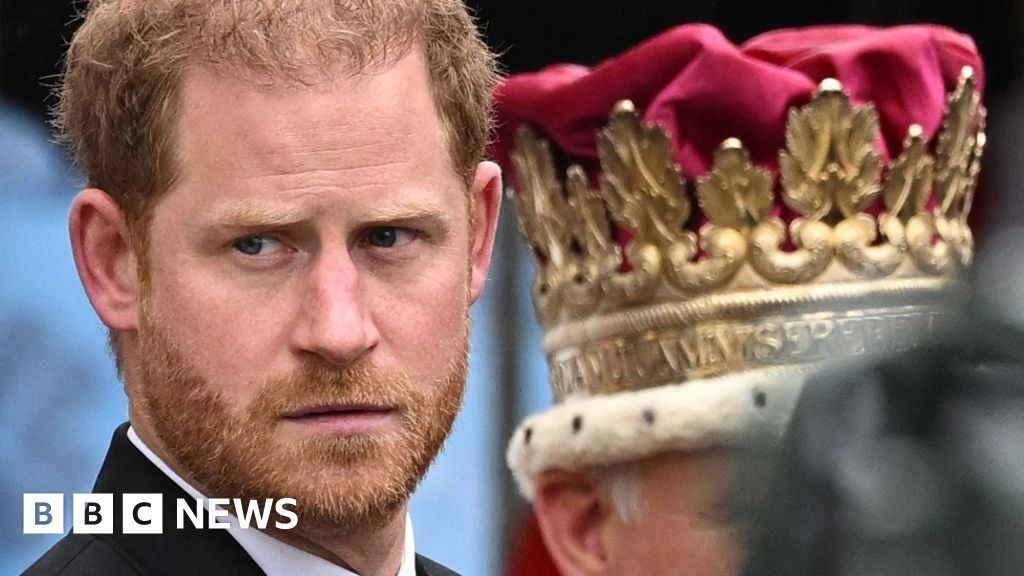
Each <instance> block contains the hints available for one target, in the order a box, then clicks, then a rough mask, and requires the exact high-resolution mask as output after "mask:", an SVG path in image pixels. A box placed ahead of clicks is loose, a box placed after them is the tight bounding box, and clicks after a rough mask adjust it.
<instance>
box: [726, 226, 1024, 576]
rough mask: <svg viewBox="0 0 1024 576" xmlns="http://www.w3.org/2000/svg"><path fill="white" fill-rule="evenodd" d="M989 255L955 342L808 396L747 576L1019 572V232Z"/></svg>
mask: <svg viewBox="0 0 1024 576" xmlns="http://www.w3.org/2000/svg"><path fill="white" fill-rule="evenodd" d="M987 248H988V252H987V259H986V260H985V261H983V262H982V263H981V265H980V266H979V269H978V271H977V272H978V273H977V276H976V280H977V282H976V285H977V286H978V288H977V291H976V292H977V293H976V294H975V296H974V299H973V302H972V303H971V304H970V306H969V307H968V309H967V310H966V313H965V314H964V315H963V318H962V319H961V321H960V322H959V323H958V324H957V325H956V327H955V329H953V330H950V331H949V332H947V333H945V334H944V335H943V336H942V337H941V338H939V339H938V340H937V341H935V342H934V343H933V344H932V345H931V346H928V347H926V348H924V349H920V350H918V351H914V352H911V353H908V354H906V355H902V356H899V357H893V358H889V359H885V360H881V361H878V362H877V363H875V364H872V365H861V366H848V367H846V368H845V369H836V370H832V371H830V372H827V373H824V374H822V375H820V376H818V378H816V379H812V381H811V382H809V383H808V385H807V386H806V387H805V389H804V393H803V396H802V397H801V400H800V403H799V404H798V407H797V410H796V414H795V416H794V420H793V423H792V427H791V430H790V434H789V437H788V439H787V441H786V443H785V444H784V447H783V449H782V454H781V458H780V461H779V468H778V469H777V470H776V474H775V475H774V477H773V479H772V481H771V483H770V487H769V488H768V495H767V498H766V501H765V510H764V514H763V516H762V517H761V524H760V529H759V530H757V531H756V534H755V536H754V540H753V545H752V547H751V554H750V557H749V559H750V562H749V566H748V568H747V570H746V572H745V574H746V575H747V576H761V575H771V576H778V575H789V574H792V575H814V576H833V575H834V576H839V575H842V576H860V575H871V576H888V575H897V574H898V575H900V576H918V575H921V576H924V575H928V576H952V575H965V576H966V575H971V576H975V575H977V576H1004V575H1005V576H1009V575H1011V574H1012V575H1019V574H1021V573H1022V572H1024V546H1022V545H1021V543H1022V542H1024V452H1022V450H1024V293H1022V291H1021V286H1022V285H1024V268H1022V266H1021V263H1022V262H1024V230H1021V229H1014V228H1008V229H1006V230H1003V231H1002V232H1000V233H999V234H997V235H995V236H994V237H993V238H991V239H990V241H989V243H988V247H987ZM751 481H756V480H754V479H751Z"/></svg>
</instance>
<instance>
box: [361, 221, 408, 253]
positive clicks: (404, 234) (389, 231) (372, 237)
mask: <svg viewBox="0 0 1024 576" xmlns="http://www.w3.org/2000/svg"><path fill="white" fill-rule="evenodd" d="M413 238H414V235H413V233H412V232H411V231H409V230H405V229H402V228H396V227H394V226H377V227H375V228H370V230H369V231H367V233H366V243H367V244H369V245H370V246H373V247H375V248H394V247H396V246H403V245H405V244H408V243H409V242H412V240H413Z"/></svg>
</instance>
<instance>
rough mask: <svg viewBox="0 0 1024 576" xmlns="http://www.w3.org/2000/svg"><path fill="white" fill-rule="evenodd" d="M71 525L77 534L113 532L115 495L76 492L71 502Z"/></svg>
mask: <svg viewBox="0 0 1024 576" xmlns="http://www.w3.org/2000/svg"><path fill="white" fill-rule="evenodd" d="M71 526H72V528H71V529H72V530H73V531H74V532H75V533H76V534H113V533H114V495H113V494H75V495H74V496H73V497H72V504H71Z"/></svg>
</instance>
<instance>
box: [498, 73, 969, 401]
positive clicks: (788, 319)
mask: <svg viewBox="0 0 1024 576" xmlns="http://www.w3.org/2000/svg"><path fill="white" fill-rule="evenodd" d="M984 118H985V110H984V107H983V106H982V105H981V104H980V97H979V95H978V92H977V89H976V87H975V80H974V77H973V74H972V71H971V69H970V68H969V67H965V68H964V70H963V72H962V73H961V77H960V81H959V84H958V86H957V88H956V90H955V91H954V92H952V93H951V94H950V95H949V96H948V100H947V106H946V109H945V113H944V118H943V123H942V128H941V131H940V133H939V135H938V140H937V142H936V143H935V147H934V149H935V152H934V155H932V154H931V153H930V152H929V145H928V142H927V141H926V139H925V136H924V134H923V130H922V129H921V127H920V126H918V125H912V126H911V127H910V129H909V130H908V133H907V136H906V139H905V141H904V148H903V151H902V153H901V154H900V155H899V157H898V158H896V160H895V161H894V162H892V164H891V165H890V166H888V167H887V168H888V169H887V176H886V178H885V179H884V182H883V179H882V174H883V172H885V171H886V169H885V168H886V167H884V166H883V161H882V157H881V155H880V154H879V152H878V150H877V149H876V143H877V142H878V140H879V121H878V115H877V113H876V112H875V109H874V107H873V106H872V105H870V104H869V105H863V106H853V105H851V103H850V99H849V96H848V95H847V94H846V93H845V92H844V91H843V88H842V86H841V85H840V83H839V82H838V81H837V80H834V79H827V80H824V81H823V82H821V84H820V85H819V87H818V90H817V91H816V93H815V95H814V97H813V99H812V101H811V102H810V103H809V104H807V105H806V106H803V107H801V108H798V109H797V108H794V109H791V110H790V111H789V117H788V120H787V125H786V149H785V150H782V151H780V155H779V169H780V175H781V178H780V180H781V195H780V197H781V201H782V203H783V204H784V205H785V206H786V207H788V208H789V209H790V210H792V211H794V212H796V213H798V214H799V215H800V216H799V217H797V218H795V219H794V220H792V221H791V222H790V223H789V224H788V226H787V225H786V223H785V222H784V221H783V220H782V219H781V218H779V217H778V216H773V212H778V210H781V206H779V205H778V201H779V198H777V196H776V193H775V191H774V185H773V178H772V175H771V173H770V172H768V171H767V170H765V169H763V168H760V167H757V166H754V165H753V164H752V163H751V161H750V158H749V154H748V152H747V150H746V149H745V148H744V146H743V144H742V143H741V142H740V141H739V140H737V139H735V138H730V139H727V140H725V141H724V142H722V144H721V145H720V146H719V148H718V150H717V151H716V152H715V154H714V161H713V166H712V168H711V170H710V172H708V173H707V174H705V175H704V176H702V177H701V178H699V179H698V180H697V182H696V199H697V203H698V204H699V207H700V209H701V210H702V211H703V217H704V218H700V215H695V214H693V207H692V205H691V204H692V203H691V200H690V197H689V196H688V194H687V183H686V182H685V181H684V179H683V177H682V175H681V172H680V168H679V166H678V165H676V164H675V162H674V161H673V159H672V152H671V150H672V147H671V142H670V139H669V135H668V134H667V133H666V131H665V130H664V129H663V128H661V127H660V126H651V125H644V124H642V123H641V122H640V119H639V117H638V115H637V113H636V110H635V109H634V107H633V105H632V103H630V102H629V101H626V100H623V101H620V102H619V103H618V104H617V105H616V106H615V109H614V111H613V112H612V114H611V118H610V121H609V123H608V125H607V126H606V127H605V128H603V129H602V130H600V131H599V133H598V135H597V149H598V154H599V159H600V163H601V168H602V173H601V176H600V185H599V187H598V188H597V189H594V188H592V187H591V186H590V183H589V181H588V178H587V175H586V173H585V172H584V170H583V169H582V168H581V167H580V166H578V165H572V166H570V167H569V168H568V170H567V171H566V178H565V181H564V184H563V182H562V180H561V178H559V177H558V175H557V169H556V167H555V162H554V160H553V157H552V153H551V149H550V146H549V144H548V142H547V141H545V140H543V139H541V138H539V137H538V136H537V135H536V134H535V132H534V131H533V130H531V129H530V128H529V127H527V126H525V125H524V126H522V127H520V129H519V130H518V132H517V134H516V149H515V151H514V152H513V154H512V161H513V164H514V166H515V169H516V171H517V173H518V177H519V187H518V193H517V194H515V195H514V196H513V199H514V203H515V206H516V212H517V214H518V219H519V227H520V230H521V231H522V233H523V234H524V235H525V236H526V238H527V240H528V242H529V244H530V246H531V248H532V252H533V256H534V260H535V262H536V264H537V268H538V270H537V277H536V280H535V282H534V286H533V297H534V304H535V306H536V309H537V313H538V318H539V319H540V321H541V323H542V324H543V326H544V327H545V330H546V334H545V342H544V345H545V351H546V353H547V355H548V358H549V364H550V370H551V384H552V387H553V389H554V393H555V398H556V400H561V399H563V398H564V397H566V396H568V395H570V394H573V393H576V392H586V393H591V394H593V393H610V392H617V391H621V390H630V389H639V388H648V387H653V386H657V385H661V384H666V383H674V382H682V381H686V380H690V379H693V378H704V377H709V376H716V375H720V374H724V373H727V372H734V371H738V370H746V369H752V368H761V367H765V368H770V367H776V366H790V365H806V364H813V363H816V362H818V361H821V360H824V359H829V358H834V357H837V356H852V355H859V354H866V353H872V352H875V351H878V352H882V351H891V350H900V349H905V348H908V347H910V346H912V345H914V344H915V343H916V342H917V341H918V340H919V339H920V338H921V336H922V335H923V334H927V333H929V332H931V331H933V330H934V328H935V327H936V324H937V321H939V320H941V318H942V317H944V315H945V312H946V311H947V310H948V307H949V305H950V301H949V297H950V296H949V294H950V292H951V291H950V287H951V285H953V284H955V283H956V281H955V279H956V278H957V276H958V275H959V273H960V271H961V269H962V268H963V267H965V266H967V265H968V264H969V263H970V261H971V257H972V251H973V237H972V235H971V230H970V228H969V227H968V225H967V214H968V212H969V211H970V208H971V201H972V198H973V196H974V191H975V187H976V185H977V181H978V173H979V165H980V160H981V156H982V151H983V149H984V146H985V135H984ZM879 197H881V204H882V206H877V207H876V205H877V204H879V202H878V200H879ZM872 208H875V210H872ZM871 211H875V212H877V217H876V216H873V215H872V214H871ZM698 220H700V221H703V220H706V224H704V225H703V226H702V227H701V228H700V230H698V231H693V230H690V229H687V223H688V222H694V221H698ZM616 228H618V229H620V230H625V231H627V232H628V233H629V234H631V235H632V240H631V241H630V242H628V243H627V244H626V247H625V250H624V251H623V249H622V248H621V247H620V244H619V242H617V240H616V234H615V229H616ZM787 243H788V245H787Z"/></svg>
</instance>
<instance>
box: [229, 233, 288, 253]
mask: <svg viewBox="0 0 1024 576" xmlns="http://www.w3.org/2000/svg"><path fill="white" fill-rule="evenodd" d="M280 249H281V242H279V241H278V240H275V239H273V238H268V237H266V236H246V237H244V238H239V239H238V240H235V250H238V251H239V252H241V253H242V254H245V255H247V256H266V255H268V254H273V253H274V252H277V251H278V250H280Z"/></svg>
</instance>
